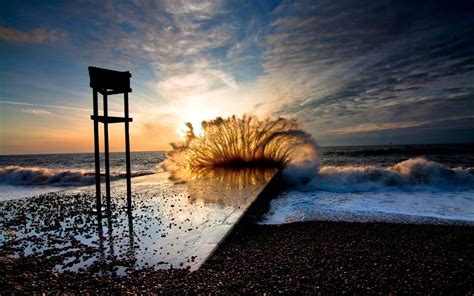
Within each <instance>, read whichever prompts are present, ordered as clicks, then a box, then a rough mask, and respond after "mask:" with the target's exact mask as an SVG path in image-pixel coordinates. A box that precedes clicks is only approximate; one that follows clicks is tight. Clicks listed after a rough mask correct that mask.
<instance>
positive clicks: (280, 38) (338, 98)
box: [0, 0, 474, 153]
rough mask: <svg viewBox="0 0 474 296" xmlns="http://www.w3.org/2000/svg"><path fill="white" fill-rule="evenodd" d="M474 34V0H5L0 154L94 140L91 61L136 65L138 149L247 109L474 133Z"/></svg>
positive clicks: (382, 140) (369, 131) (326, 131)
mask: <svg viewBox="0 0 474 296" xmlns="http://www.w3.org/2000/svg"><path fill="white" fill-rule="evenodd" d="M472 36H474V2H472V1H386V0H382V1H172V0H169V1H168V0H163V1H146V0H135V1H127V2H125V1H21V2H20V1H18V2H17V1H15V2H12V3H3V4H2V9H1V10H0V56H1V58H0V59H1V65H2V67H1V68H0V81H1V82H0V83H1V85H0V108H1V119H0V120H1V126H0V144H1V147H0V148H1V149H0V153H25V152H60V151H61V152H66V151H88V150H90V147H91V143H90V141H91V139H90V135H91V126H90V125H91V123H90V120H89V119H88V118H89V117H88V114H89V113H90V111H89V110H90V107H91V106H90V105H91V102H90V100H91V98H90V89H89V86H88V75H87V66H89V65H95V66H99V67H106V68H112V69H117V70H130V71H131V72H132V73H133V77H132V88H133V93H132V100H131V110H132V113H133V116H134V117H135V118H136V120H135V121H134V125H133V127H132V136H133V138H132V140H133V141H134V143H135V145H134V147H133V148H134V150H155V149H167V143H168V142H170V141H173V140H175V139H176V138H178V137H179V133H180V128H181V126H182V123H183V122H184V121H191V122H193V123H195V124H197V123H199V122H200V120H203V119H209V118H212V117H214V116H217V115H231V114H241V113H244V112H247V113H255V114H257V115H260V116H265V115H270V116H290V117H297V118H298V119H300V120H301V122H302V123H303V124H304V126H305V128H306V129H307V130H308V131H309V132H311V133H312V134H313V135H314V137H315V138H316V139H317V140H318V141H319V142H320V144H321V145H363V144H387V143H394V144H400V143H443V142H474V39H473V38H472ZM111 108H112V109H113V110H114V111H117V112H120V110H122V109H121V108H122V106H121V104H120V101H119V100H118V101H116V102H112V105H111ZM117 132H119V131H117ZM112 147H113V148H114V149H121V147H120V145H119V141H117V143H115V144H114V143H112Z"/></svg>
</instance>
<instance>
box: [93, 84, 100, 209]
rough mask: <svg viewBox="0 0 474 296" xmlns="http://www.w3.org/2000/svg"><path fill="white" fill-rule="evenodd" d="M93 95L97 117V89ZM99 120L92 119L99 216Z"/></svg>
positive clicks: (94, 110)
mask: <svg viewBox="0 0 474 296" xmlns="http://www.w3.org/2000/svg"><path fill="white" fill-rule="evenodd" d="M92 96H93V112H94V116H95V117H96V118H97V116H99V110H98V109H99V107H98V104H99V103H98V102H97V90H96V89H93V90H92ZM99 149H100V148H99V121H97V120H94V156H95V195H96V209H97V214H98V215H99V216H100V214H101V207H102V201H101V196H100V154H99Z"/></svg>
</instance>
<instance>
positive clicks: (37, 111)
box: [21, 109, 53, 115]
mask: <svg viewBox="0 0 474 296" xmlns="http://www.w3.org/2000/svg"><path fill="white" fill-rule="evenodd" d="M21 112H23V113H29V114H33V115H53V113H51V112H49V111H47V110H43V109H21Z"/></svg>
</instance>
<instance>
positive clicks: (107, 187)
mask: <svg viewBox="0 0 474 296" xmlns="http://www.w3.org/2000/svg"><path fill="white" fill-rule="evenodd" d="M103 96H104V118H105V119H107V117H108V116H109V111H108V108H109V107H108V102H107V99H108V98H107V94H104V95H103ZM104 154H105V157H104V158H105V194H106V198H107V211H108V212H109V214H110V158H109V123H108V121H107V120H105V121H104Z"/></svg>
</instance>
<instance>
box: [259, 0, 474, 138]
mask: <svg viewBox="0 0 474 296" xmlns="http://www.w3.org/2000/svg"><path fill="white" fill-rule="evenodd" d="M463 3H464V2H463ZM418 6H420V7H418ZM421 8H422V9H421ZM467 11H471V12H472V11H473V7H472V5H471V6H469V5H468V4H467V2H466V3H464V4H460V5H459V6H452V5H448V4H447V3H444V2H440V3H432V2H427V1H421V2H420V3H418V4H414V3H413V2H404V1H402V2H397V3H393V2H390V3H389V2H388V1H377V2H373V1H365V2H363V3H355V2H354V3H353V2H350V1H337V2H334V1H324V0H323V1H319V2H317V3H314V2H312V1H284V2H282V3H281V4H280V6H279V7H277V8H276V9H275V11H274V13H273V16H274V19H273V21H272V25H271V30H270V31H269V34H268V35H267V36H266V39H265V41H266V43H265V51H264V59H263V60H264V63H263V68H264V74H263V75H262V76H260V77H259V79H258V81H259V84H260V85H261V87H263V88H265V89H266V93H267V94H269V95H270V97H271V99H269V100H267V101H266V102H265V104H263V105H262V106H261V107H260V108H264V109H269V110H272V112H273V113H274V114H278V115H288V116H295V117H298V118H300V119H301V120H303V121H304V122H306V123H307V126H308V128H309V129H310V130H311V131H312V132H313V134H315V135H316V136H317V137H319V136H320V137H321V139H323V141H324V137H326V135H328V134H331V133H335V132H337V133H350V132H354V133H357V132H362V131H377V130H385V129H394V128H400V130H403V129H401V128H403V127H412V126H418V125H420V124H425V123H428V122H433V121H442V120H444V122H446V123H447V124H452V123H453V122H455V121H456V120H449V121H448V120H447V119H448V118H450V117H452V115H453V114H456V115H459V116H460V118H462V117H464V116H468V117H469V116H471V115H474V111H472V110H474V101H473V99H472V98H473V97H474V87H473V86H472V82H469V81H472V80H474V42H473V41H472V38H471V37H469V36H470V35H472V33H473V31H472V29H468V28H472V26H473V25H474V20H473V19H472V18H470V17H468V16H467V15H468V13H467ZM459 120H461V119H459Z"/></svg>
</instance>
